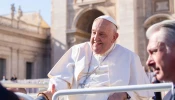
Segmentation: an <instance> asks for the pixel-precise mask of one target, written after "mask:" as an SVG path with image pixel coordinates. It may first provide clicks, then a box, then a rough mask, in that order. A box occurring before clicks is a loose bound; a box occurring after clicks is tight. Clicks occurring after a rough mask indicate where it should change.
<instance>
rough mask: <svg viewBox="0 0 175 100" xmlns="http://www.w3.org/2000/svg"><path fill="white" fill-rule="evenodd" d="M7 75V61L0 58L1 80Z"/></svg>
mask: <svg viewBox="0 0 175 100" xmlns="http://www.w3.org/2000/svg"><path fill="white" fill-rule="evenodd" d="M5 75H6V59H3V58H0V80H2V78H3V76H5Z"/></svg>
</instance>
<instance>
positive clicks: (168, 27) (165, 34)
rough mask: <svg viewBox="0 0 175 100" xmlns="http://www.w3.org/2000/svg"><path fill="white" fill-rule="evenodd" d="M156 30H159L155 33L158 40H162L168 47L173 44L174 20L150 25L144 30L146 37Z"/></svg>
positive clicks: (174, 43) (174, 34)
mask: <svg viewBox="0 0 175 100" xmlns="http://www.w3.org/2000/svg"><path fill="white" fill-rule="evenodd" d="M158 31H161V32H159V34H157V35H158V41H159V42H164V43H165V44H166V45H167V46H168V47H171V46H172V45H175V20H166V21H162V22H159V23H156V24H154V25H152V26H151V27H149V28H148V30H147V32H146V36H147V38H148V39H150V37H151V36H152V35H153V34H154V33H155V32H158Z"/></svg>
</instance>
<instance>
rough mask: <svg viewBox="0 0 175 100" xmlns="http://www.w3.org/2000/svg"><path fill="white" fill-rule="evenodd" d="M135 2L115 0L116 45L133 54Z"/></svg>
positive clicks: (133, 0) (131, 0)
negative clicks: (117, 34)
mask: <svg viewBox="0 0 175 100" xmlns="http://www.w3.org/2000/svg"><path fill="white" fill-rule="evenodd" d="M134 2H135V0H117V4H118V5H117V7H116V9H117V10H116V11H117V16H116V19H117V23H118V25H119V31H118V32H119V38H118V41H117V42H118V43H119V44H121V45H122V46H124V47H126V48H128V49H130V50H131V51H133V52H135V19H134Z"/></svg>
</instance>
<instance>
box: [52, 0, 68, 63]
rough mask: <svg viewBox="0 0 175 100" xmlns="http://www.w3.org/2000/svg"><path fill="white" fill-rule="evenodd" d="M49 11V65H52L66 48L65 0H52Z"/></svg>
mask: <svg viewBox="0 0 175 100" xmlns="http://www.w3.org/2000/svg"><path fill="white" fill-rule="evenodd" d="M51 13H52V23H51V27H52V28H51V39H52V43H51V45H52V54H51V61H52V62H51V66H53V65H54V64H55V63H56V62H57V61H58V60H59V59H60V58H61V56H62V55H63V54H64V53H65V51H66V50H67V37H66V36H67V35H66V31H67V0H52V11H51Z"/></svg>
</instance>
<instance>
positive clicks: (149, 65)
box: [146, 56, 155, 67]
mask: <svg viewBox="0 0 175 100" xmlns="http://www.w3.org/2000/svg"><path fill="white" fill-rule="evenodd" d="M146 65H147V66H148V67H152V66H154V65H155V62H154V60H153V58H152V56H149V57H148V59H147V61H146Z"/></svg>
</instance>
